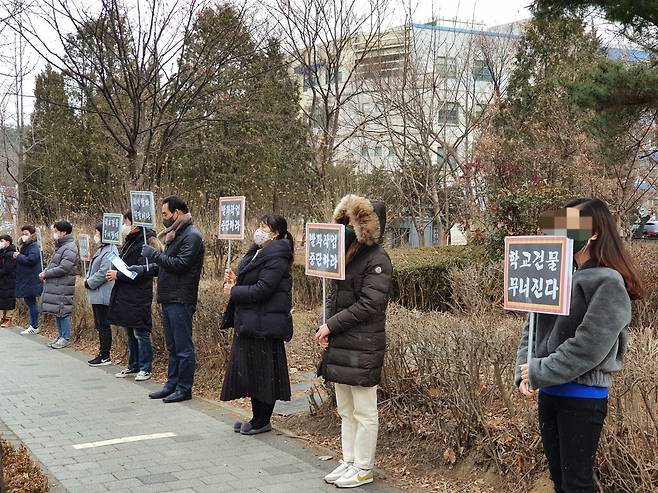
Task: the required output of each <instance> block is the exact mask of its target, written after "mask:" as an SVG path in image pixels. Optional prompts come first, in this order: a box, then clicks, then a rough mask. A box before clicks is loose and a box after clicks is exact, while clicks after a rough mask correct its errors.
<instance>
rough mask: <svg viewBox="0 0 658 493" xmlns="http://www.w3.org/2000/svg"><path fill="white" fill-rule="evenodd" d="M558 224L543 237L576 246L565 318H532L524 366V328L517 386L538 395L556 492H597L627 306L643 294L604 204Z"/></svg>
mask: <svg viewBox="0 0 658 493" xmlns="http://www.w3.org/2000/svg"><path fill="white" fill-rule="evenodd" d="M561 219H562V220H564V221H566V228H565V224H561V225H560V226H559V227H558V226H554V229H553V228H551V229H550V230H545V233H547V234H561V235H564V234H565V232H566V236H568V237H569V238H572V239H573V240H574V260H575V263H576V265H577V270H576V271H575V273H574V275H573V284H572V289H571V308H570V312H569V315H567V316H561V315H544V314H538V315H537V317H536V321H537V323H536V338H535V344H534V349H533V355H534V357H533V358H532V359H531V360H530V365H529V366H528V364H526V361H527V354H528V326H527V324H526V326H525V328H524V330H523V337H522V339H521V343H520V345H519V350H518V353H517V369H516V374H515V383H516V386H517V387H518V388H519V390H520V391H521V393H522V394H523V395H525V396H527V397H531V396H533V395H534V393H535V390H533V389H538V391H539V426H540V431H541V436H542V441H543V444H544V453H545V454H546V458H547V459H548V465H549V470H550V474H551V479H552V480H553V483H554V485H555V491H556V492H558V493H562V492H563V493H575V492H579V493H588V492H594V491H595V484H594V479H593V473H592V471H593V467H594V458H595V455H596V449H597V447H598V442H599V437H600V434H601V430H602V428H603V422H604V420H605V417H606V415H607V410H608V388H609V387H610V386H611V385H612V375H613V373H614V372H617V371H619V370H621V369H622V367H623V358H624V353H625V351H626V346H627V341H628V325H629V324H630V322H631V300H632V299H640V298H642V297H643V296H644V288H643V286H642V282H641V280H640V278H639V275H638V273H637V270H636V268H635V266H634V265H633V262H632V260H631V259H630V257H629V256H628V254H627V253H626V251H625V249H624V245H623V243H622V240H621V238H620V237H619V233H618V232H617V226H616V223H615V220H614V218H613V217H612V215H611V214H610V211H609V210H608V207H607V206H606V204H605V203H604V202H602V201H601V200H599V199H576V200H573V201H571V202H569V203H568V204H567V209H566V213H565V215H564V217H562V218H561ZM558 228H559V229H558ZM565 229H566V231H565Z"/></svg>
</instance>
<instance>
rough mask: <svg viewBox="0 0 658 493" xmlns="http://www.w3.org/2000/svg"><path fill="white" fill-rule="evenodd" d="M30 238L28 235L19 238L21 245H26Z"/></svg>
mask: <svg viewBox="0 0 658 493" xmlns="http://www.w3.org/2000/svg"><path fill="white" fill-rule="evenodd" d="M29 239H30V237H29V236H28V235H23V236H21V240H23V243H27V242H28V240H29Z"/></svg>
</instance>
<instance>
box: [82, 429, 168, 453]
mask: <svg viewBox="0 0 658 493" xmlns="http://www.w3.org/2000/svg"><path fill="white" fill-rule="evenodd" d="M175 436H176V433H171V432H170V431H168V432H167V433H154V434H153V435H137V436H134V437H123V438H114V439H112V440H103V441H101V442H89V443H80V444H78V445H73V448H74V449H76V450H81V449H86V448H94V447H105V446H106V445H117V444H119V443H130V442H142V441H144V440H156V439H158V438H170V437H175Z"/></svg>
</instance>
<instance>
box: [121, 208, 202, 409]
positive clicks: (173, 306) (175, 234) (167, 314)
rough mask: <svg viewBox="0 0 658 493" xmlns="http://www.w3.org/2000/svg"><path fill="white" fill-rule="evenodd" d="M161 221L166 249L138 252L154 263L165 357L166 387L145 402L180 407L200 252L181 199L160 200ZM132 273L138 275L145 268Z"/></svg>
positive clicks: (188, 368) (190, 372)
mask: <svg viewBox="0 0 658 493" xmlns="http://www.w3.org/2000/svg"><path fill="white" fill-rule="evenodd" d="M162 217H163V223H164V225H165V230H164V231H163V232H162V233H160V235H159V236H158V237H159V238H160V240H161V241H162V242H163V243H164V244H165V251H164V253H160V252H158V251H157V250H156V249H155V248H153V247H152V246H150V245H144V246H143V247H142V256H143V257H145V258H147V259H148V260H149V262H152V263H153V265H152V266H150V268H152V269H154V270H155V274H156V275H157V276H158V303H160V304H161V305H162V325H163V331H164V337H165V342H166V344H167V351H168V352H169V365H168V370H167V383H165V385H164V387H163V388H162V390H160V391H158V392H154V393H152V394H149V397H150V398H151V399H163V400H164V402H181V401H186V400H188V399H191V398H192V385H193V383H194V370H195V365H196V360H195V354H194V342H193V340H192V316H193V315H194V312H195V311H196V304H197V297H198V292H199V279H200V278H201V270H202V269H203V257H204V253H205V247H204V245H203V238H202V237H201V233H200V232H199V230H198V229H197V228H196V227H195V226H194V224H192V216H191V215H190V212H189V209H188V208H187V204H185V202H183V200H182V199H180V198H178V197H175V196H171V197H167V198H166V199H164V200H163V201H162ZM131 269H132V270H135V271H136V272H142V271H143V270H144V269H146V267H145V266H135V267H134V268H133V267H131Z"/></svg>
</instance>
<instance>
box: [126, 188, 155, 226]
mask: <svg viewBox="0 0 658 493" xmlns="http://www.w3.org/2000/svg"><path fill="white" fill-rule="evenodd" d="M130 210H131V211H132V214H133V221H132V223H133V226H141V227H145V228H155V199H154V198H153V192H143V191H131V192H130Z"/></svg>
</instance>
